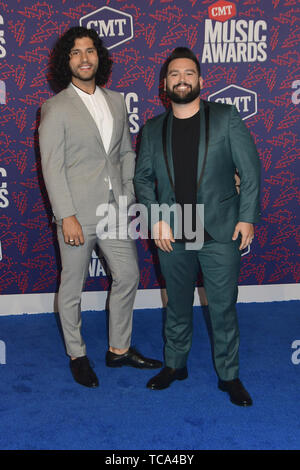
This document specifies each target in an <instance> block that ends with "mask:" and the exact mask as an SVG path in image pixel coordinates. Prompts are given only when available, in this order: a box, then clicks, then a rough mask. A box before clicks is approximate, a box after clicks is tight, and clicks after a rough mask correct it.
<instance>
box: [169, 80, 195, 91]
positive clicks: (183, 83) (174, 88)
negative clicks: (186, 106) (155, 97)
mask: <svg viewBox="0 0 300 470" xmlns="http://www.w3.org/2000/svg"><path fill="white" fill-rule="evenodd" d="M182 85H183V86H186V87H190V89H192V86H191V85H190V84H189V83H185V82H180V83H177V85H174V86H173V90H176V88H177V87H180V86H182Z"/></svg>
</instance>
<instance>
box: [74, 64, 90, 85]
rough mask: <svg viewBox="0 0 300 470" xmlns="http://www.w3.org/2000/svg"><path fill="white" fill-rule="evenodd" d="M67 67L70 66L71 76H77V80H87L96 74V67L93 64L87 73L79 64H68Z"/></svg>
mask: <svg viewBox="0 0 300 470" xmlns="http://www.w3.org/2000/svg"><path fill="white" fill-rule="evenodd" d="M69 68H70V72H71V74H72V77H74V78H78V79H79V80H81V81H83V82H89V81H91V80H93V79H94V78H95V76H96V74H97V67H96V66H95V65H92V68H91V69H90V70H89V73H86V72H83V71H81V70H80V68H79V66H78V67H76V68H75V67H71V66H69Z"/></svg>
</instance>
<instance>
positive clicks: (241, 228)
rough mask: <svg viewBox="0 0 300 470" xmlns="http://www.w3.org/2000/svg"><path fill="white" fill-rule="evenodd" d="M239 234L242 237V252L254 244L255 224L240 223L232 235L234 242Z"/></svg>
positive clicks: (240, 247)
mask: <svg viewBox="0 0 300 470" xmlns="http://www.w3.org/2000/svg"><path fill="white" fill-rule="evenodd" d="M239 233H240V234H241V236H242V241H241V244H240V246H239V249H240V250H243V249H244V248H246V246H248V245H250V243H252V240H253V238H254V227H253V224H249V223H248V222H238V223H237V224H236V226H235V229H234V234H233V235H232V240H236V239H237V237H238V235H239Z"/></svg>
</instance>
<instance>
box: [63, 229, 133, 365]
mask: <svg viewBox="0 0 300 470" xmlns="http://www.w3.org/2000/svg"><path fill="white" fill-rule="evenodd" d="M82 230H83V235H84V239H85V242H84V244H83V245H80V246H78V247H77V246H70V245H68V244H66V243H65V241H64V238H63V234H62V228H61V226H59V225H58V226H57V235H58V242H59V247H60V254H61V263H62V272H61V283H60V287H59V292H58V309H59V316H60V321H61V325H62V329H63V333H64V339H65V344H66V350H67V354H69V355H70V356H72V357H81V356H84V355H86V346H85V343H84V341H83V338H82V336H81V293H82V289H83V287H84V284H85V280H86V277H87V273H88V267H89V262H90V259H91V255H92V251H93V248H94V247H95V244H98V246H99V248H100V250H101V252H102V254H103V256H104V258H105V261H106V263H107V265H108V268H109V270H110V273H111V276H112V286H111V292H110V299H109V345H110V346H112V347H114V348H119V349H125V348H128V347H129V346H130V341H131V331H132V310H133V305H134V300H135V295H136V290H137V287H138V284H139V267H138V258H137V251H136V245H135V242H134V240H131V239H126V240H118V239H115V240H111V239H107V240H100V239H99V238H98V237H97V234H96V226H95V225H87V226H82Z"/></svg>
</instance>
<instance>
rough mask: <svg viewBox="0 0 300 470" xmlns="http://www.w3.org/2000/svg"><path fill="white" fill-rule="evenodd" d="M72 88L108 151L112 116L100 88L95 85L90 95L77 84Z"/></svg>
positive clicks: (110, 187)
mask: <svg viewBox="0 0 300 470" xmlns="http://www.w3.org/2000/svg"><path fill="white" fill-rule="evenodd" d="M72 86H73V88H74V90H75V91H76V92H77V93H78V95H79V96H80V98H81V99H82V101H83V102H84V104H85V106H86V107H87V109H88V110H89V112H90V114H91V116H92V118H93V119H94V121H95V123H96V126H97V127H98V130H99V133H100V136H101V139H102V142H103V145H104V149H105V151H106V153H107V152H108V149H109V146H110V141H111V136H112V129H113V117H112V114H111V112H110V109H109V107H108V104H107V102H106V99H105V97H104V94H103V92H102V91H101V89H100V88H99V87H98V86H96V88H95V91H94V93H93V94H92V95H90V94H89V93H86V92H85V91H82V90H81V89H80V88H78V87H77V86H75V85H73V83H72ZM108 183H109V189H112V186H111V181H110V178H109V177H108Z"/></svg>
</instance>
